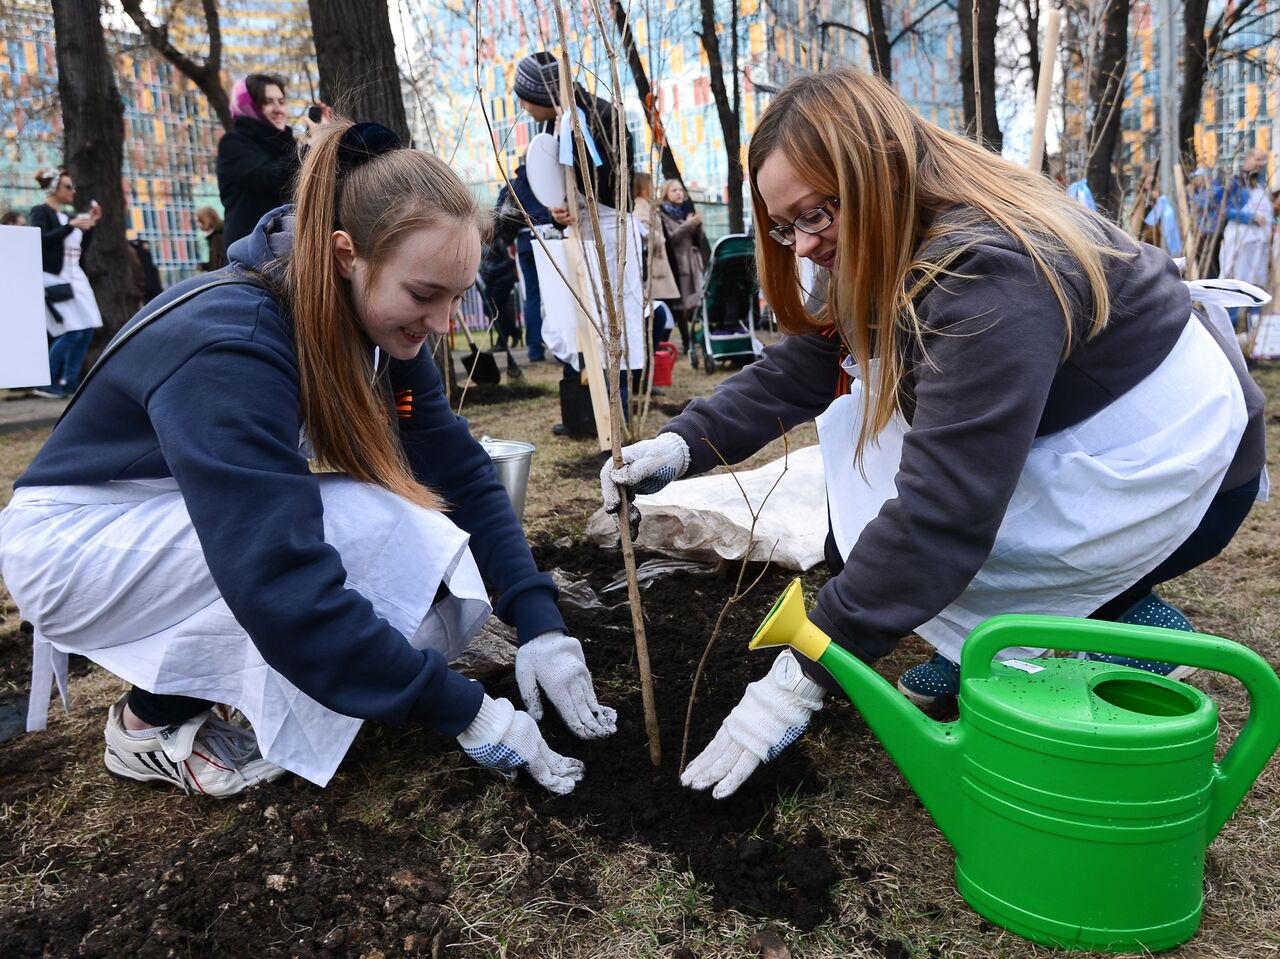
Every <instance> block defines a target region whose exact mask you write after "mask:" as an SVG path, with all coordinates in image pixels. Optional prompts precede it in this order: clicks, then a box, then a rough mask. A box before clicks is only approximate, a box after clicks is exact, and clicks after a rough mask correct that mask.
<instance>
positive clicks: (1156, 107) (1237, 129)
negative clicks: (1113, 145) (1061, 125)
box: [1119, 0, 1280, 178]
mask: <svg viewBox="0 0 1280 959" xmlns="http://www.w3.org/2000/svg"><path fill="white" fill-rule="evenodd" d="M1224 6H1225V3H1224V0H1213V2H1211V3H1210V4H1209V14H1208V23H1209V24H1212V23H1213V22H1214V20H1215V19H1216V18H1217V17H1218V16H1219V14H1220V13H1221V12H1222V9H1223V7H1224ZM1278 7H1280V5H1278V4H1277V3H1276V2H1275V0H1260V2H1259V3H1258V4H1257V5H1256V6H1255V8H1253V10H1252V12H1251V13H1250V14H1249V16H1248V19H1249V20H1250V25H1249V28H1248V29H1246V30H1243V31H1241V32H1240V33H1238V34H1237V35H1235V36H1233V37H1231V38H1230V39H1229V40H1228V41H1227V43H1226V44H1225V49H1224V55H1223V56H1222V57H1220V58H1219V61H1218V63H1217V65H1216V67H1215V68H1214V69H1213V70H1212V71H1211V73H1210V75H1209V76H1208V77H1207V78H1206V82H1205V86H1204V101H1203V104H1202V106H1201V109H1200V122H1199V123H1198V124H1197V126H1196V136H1195V143H1196V156H1197V158H1198V162H1199V164H1200V165H1202V166H1207V167H1210V168H1214V169H1216V170H1218V172H1219V174H1220V175H1225V174H1226V173H1227V172H1229V171H1230V170H1231V169H1232V168H1234V167H1235V166H1236V165H1237V164H1238V163H1239V161H1240V159H1241V158H1242V157H1243V155H1244V152H1245V151H1246V150H1247V149H1249V148H1250V147H1255V146H1256V147H1260V148H1261V149H1263V150H1266V151H1267V152H1272V150H1273V148H1274V144H1275V142H1276V141H1275V135H1274V120H1273V116H1274V114H1275V112H1276V109H1277V107H1280V81H1278V80H1277V76H1278V75H1280V49H1278V46H1280V45H1277V44H1276V43H1275V41H1274V38H1275V36H1276V35H1277V31H1280V9H1278ZM1156 16H1157V12H1156V10H1155V9H1154V8H1153V4H1151V3H1149V2H1146V0H1143V2H1138V3H1135V4H1134V7H1133V10H1132V11H1131V13H1130V21H1129V22H1130V37H1129V43H1130V59H1129V62H1130V71H1129V77H1128V85H1127V89H1126V96H1125V102H1124V108H1123V112H1122V114H1121V127H1122V130H1123V133H1122V138H1123V145H1122V147H1121V155H1120V157H1119V167H1120V169H1121V171H1122V172H1123V173H1124V174H1126V175H1127V176H1128V177H1130V178H1136V177H1139V176H1141V174H1142V172H1143V171H1144V170H1146V169H1148V168H1150V167H1151V166H1152V165H1153V164H1155V162H1156V160H1157V159H1158V157H1159V155H1160V60H1159V48H1158V44H1159V42H1160V41H1159V24H1158V23H1157V22H1156ZM1175 20H1176V28H1175V41H1176V43H1177V45H1178V48H1179V50H1178V55H1179V56H1180V54H1181V45H1182V33H1183V31H1182V18H1181V10H1180V7H1179V8H1178V9H1177V11H1176V12H1175ZM1179 66H1180V64H1179ZM1179 82H1181V76H1180V73H1179Z"/></svg>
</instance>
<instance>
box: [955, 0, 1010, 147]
mask: <svg viewBox="0 0 1280 959" xmlns="http://www.w3.org/2000/svg"><path fill="white" fill-rule="evenodd" d="M975 3H976V4H977V6H978V18H977V19H978V38H977V44H976V47H977V51H978V53H977V58H978V69H977V75H976V79H977V81H978V82H977V90H975V87H974V79H975V74H974V68H973V61H974V48H975V44H974V37H973V20H974V16H973V7H974V4H975ZM999 8H1000V4H999V0H959V2H958V3H957V4H956V14H957V18H958V19H959V21H960V99H961V100H962V105H963V107H964V125H965V129H966V130H968V131H969V132H970V133H975V132H976V131H977V130H978V129H981V131H982V143H983V145H984V146H985V147H986V148H987V149H989V150H991V151H992V152H994V153H999V152H1000V150H1001V149H1002V148H1003V147H1004V134H1003V133H1001V132H1000V121H999V120H998V119H997V118H996V12H997V11H998V10H999ZM978 91H980V93H979V92H978ZM979 101H981V103H980V104H979ZM979 105H980V107H981V109H979ZM979 117H981V122H979Z"/></svg>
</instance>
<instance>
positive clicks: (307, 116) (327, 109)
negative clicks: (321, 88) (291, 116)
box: [302, 100, 333, 136]
mask: <svg viewBox="0 0 1280 959" xmlns="http://www.w3.org/2000/svg"><path fill="white" fill-rule="evenodd" d="M311 107H319V108H320V119H319V120H313V119H311ZM311 107H307V109H306V112H304V113H303V114H302V119H303V122H304V123H306V125H307V136H311V131H312V130H314V129H315V128H316V127H318V126H323V125H324V124H326V123H332V122H333V107H331V106H329V104H327V103H325V102H324V101H323V100H317V101H316V102H315V103H313V104H312V105H311Z"/></svg>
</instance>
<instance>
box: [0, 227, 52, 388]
mask: <svg viewBox="0 0 1280 959" xmlns="http://www.w3.org/2000/svg"><path fill="white" fill-rule="evenodd" d="M0 295H2V296H3V297H4V310H3V319H2V320H0V387H22V386H47V385H48V384H49V339H48V337H47V335H46V334H45V317H44V280H43V278H42V272H41V268H40V231H39V230H38V229H36V228H35V227H31V226H0Z"/></svg>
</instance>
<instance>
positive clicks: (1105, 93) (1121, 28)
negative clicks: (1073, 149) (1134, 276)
mask: <svg viewBox="0 0 1280 959" xmlns="http://www.w3.org/2000/svg"><path fill="white" fill-rule="evenodd" d="M1128 52H1129V3H1128V0H1107V6H1106V11H1105V12H1104V14H1103V16H1102V43H1101V45H1100V46H1099V49H1098V56H1097V60H1096V61H1095V63H1094V65H1093V76H1092V77H1090V79H1089V99H1090V101H1092V104H1093V122H1092V124H1091V125H1090V131H1089V143H1090V145H1091V149H1090V153H1089V161H1088V165H1087V169H1088V178H1089V189H1090V190H1091V191H1092V192H1093V198H1094V200H1095V201H1096V202H1097V204H1098V209H1099V210H1100V211H1102V212H1103V213H1105V214H1106V215H1108V216H1111V217H1118V216H1119V215H1120V209H1119V207H1120V196H1119V188H1118V185H1117V183H1116V178H1115V173H1114V172H1113V170H1112V166H1113V164H1114V161H1115V157H1116V148H1117V147H1118V146H1119V144H1120V105H1121V100H1122V99H1123V97H1124V79H1125V64H1126V61H1127V60H1128Z"/></svg>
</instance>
